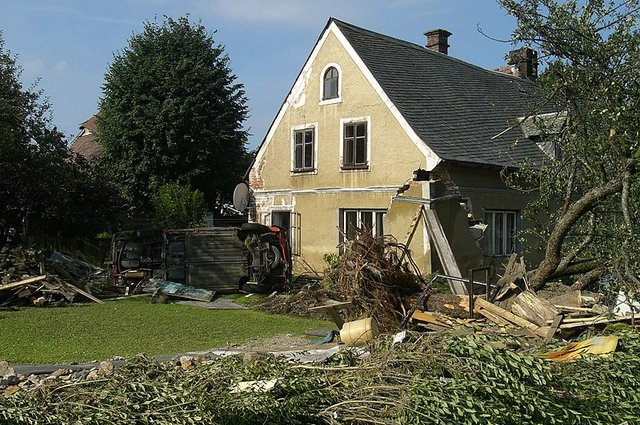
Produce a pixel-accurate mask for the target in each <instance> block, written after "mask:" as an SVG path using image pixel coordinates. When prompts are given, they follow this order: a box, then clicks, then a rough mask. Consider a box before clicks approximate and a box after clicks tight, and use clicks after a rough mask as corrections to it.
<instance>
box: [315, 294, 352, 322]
mask: <svg viewBox="0 0 640 425" xmlns="http://www.w3.org/2000/svg"><path fill="white" fill-rule="evenodd" d="M348 307H353V303H351V302H340V301H334V300H329V301H328V302H327V303H326V304H323V305H319V306H316V307H310V308H309V310H318V311H324V312H326V313H327V314H328V315H329V316H330V317H331V320H333V323H335V324H336V325H337V326H338V329H342V326H344V320H343V319H342V316H340V310H343V309H345V308H348Z"/></svg>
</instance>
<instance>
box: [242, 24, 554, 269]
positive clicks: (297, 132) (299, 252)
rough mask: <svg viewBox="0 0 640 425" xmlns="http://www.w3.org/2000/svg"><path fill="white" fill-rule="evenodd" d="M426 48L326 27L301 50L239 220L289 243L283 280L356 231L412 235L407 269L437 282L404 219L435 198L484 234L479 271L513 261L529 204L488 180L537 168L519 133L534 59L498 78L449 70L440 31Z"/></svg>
mask: <svg viewBox="0 0 640 425" xmlns="http://www.w3.org/2000/svg"><path fill="white" fill-rule="evenodd" d="M425 35H426V37H427V40H426V43H425V44H426V45H425V46H422V45H418V44H414V43H411V42H407V41H403V40H399V39H396V38H393V37H389V36H386V35H383V34H379V33H376V32H373V31H369V30H366V29H363V28H359V27H357V26H354V25H351V24H349V23H346V22H343V21H340V20H338V19H334V18H331V19H329V21H328V23H327V25H326V27H325V28H324V30H323V31H322V33H321V35H320V37H319V39H318V41H317V42H316V44H315V46H314V47H313V50H312V51H311V53H310V55H309V57H308V58H307V60H306V62H305V64H304V66H303V67H302V70H301V72H300V73H299V75H298V77H297V79H296V80H295V82H294V84H293V86H292V88H291V90H290V92H289V93H288V95H287V97H286V100H285V101H284V103H283V104H282V106H281V108H280V110H279V111H278V113H277V115H276V117H275V119H274V120H273V123H272V124H271V127H270V128H269V130H268V132H267V134H266V136H265V138H264V140H263V142H262V144H261V145H260V147H259V149H258V152H257V155H256V158H255V160H254V162H253V164H252V166H251V168H250V169H249V171H248V176H249V187H250V189H251V191H252V193H253V198H254V201H253V202H254V205H253V207H252V211H251V214H252V219H253V220H254V221H256V222H259V223H262V224H267V225H269V224H274V225H280V226H282V227H285V228H287V229H288V230H289V231H290V235H291V242H292V246H293V251H294V255H295V256H294V260H295V263H294V264H295V265H294V270H295V271H297V272H301V271H304V270H305V269H308V268H311V269H313V270H317V271H321V270H322V268H323V264H324V261H323V256H324V255H325V254H329V253H338V252H339V245H340V243H341V242H342V241H343V240H344V238H349V237H351V236H352V230H353V228H354V227H355V226H357V227H366V228H367V229H370V231H371V232H373V233H374V234H376V235H383V234H391V235H393V236H394V237H395V238H396V239H397V240H398V241H399V242H405V241H406V240H408V239H409V236H410V235H411V234H412V229H413V228H414V227H415V228H416V232H413V235H412V237H411V246H410V248H411V250H412V253H413V257H414V258H415V259H416V260H417V262H418V264H419V266H420V267H421V270H422V272H423V273H429V272H431V271H432V270H435V269H437V268H438V262H437V258H436V257H435V254H434V249H433V241H431V240H430V239H429V237H428V232H427V229H425V228H424V226H423V225H422V224H421V223H419V222H418V223H417V227H416V221H417V218H418V217H419V216H418V215H417V209H418V208H419V207H420V205H425V206H426V208H436V206H435V205H436V203H434V200H435V199H446V195H447V194H449V195H451V194H454V195H455V198H456V200H457V201H458V202H455V205H454V207H455V208H458V205H460V203H459V202H462V203H463V205H464V207H465V208H466V211H465V213H464V214H463V221H462V222H463V223H464V222H465V220H464V218H468V219H470V220H479V221H483V222H485V223H486V224H487V225H488V228H487V229H486V231H485V233H484V238H483V240H482V241H480V246H481V247H482V248H483V253H484V258H483V262H484V264H492V263H495V262H496V261H503V260H504V257H505V256H507V255H509V254H510V253H511V252H514V251H521V250H522V246H521V244H520V242H518V240H517V238H516V237H515V236H516V235H517V233H518V232H519V231H520V230H522V228H523V227H524V226H525V225H526V223H525V222H524V221H523V217H522V211H523V209H524V208H525V206H526V204H527V202H528V201H529V200H530V199H531V198H530V197H529V196H532V195H523V194H522V193H519V192H517V191H515V190H513V189H511V188H509V187H508V186H507V185H506V184H505V183H504V182H503V179H502V178H501V175H500V173H501V171H503V170H505V169H516V168H518V167H519V165H520V164H521V163H522V162H523V161H526V162H528V163H530V164H532V165H533V166H535V165H536V164H540V163H541V162H542V161H544V160H545V158H546V155H545V153H544V152H543V150H542V144H540V143H539V140H537V139H536V137H533V136H532V137H530V138H527V137H526V135H525V133H524V132H523V130H522V126H521V125H519V123H521V122H524V121H526V118H527V117H528V113H529V111H530V110H531V108H532V107H533V106H534V105H535V104H536V102H537V100H538V98H537V97H536V95H535V92H534V88H535V83H534V79H535V72H536V57H535V52H532V51H530V50H528V49H522V50H520V51H515V52H513V53H512V54H511V55H510V56H511V58H512V59H514V60H513V61H512V62H513V63H512V65H511V66H509V67H508V68H507V69H506V70H505V71H507V73H504V72H497V71H491V70H486V69H483V68H481V67H478V66H475V65H472V64H469V63H466V62H464V61H461V60H459V59H456V58H453V57H451V56H449V55H448V54H447V50H448V37H449V36H450V35H451V33H449V32H448V31H446V30H442V29H437V30H433V31H428V32H426V33H425ZM532 133H533V134H536V135H538V136H539V132H538V133H536V132H532ZM443 196H445V198H443ZM449 198H450V197H449ZM443 205H444V203H443ZM442 208H444V210H443V211H442V212H441V214H440V217H441V219H442V220H444V221H447V220H449V219H450V220H449V221H450V222H449V223H448V224H447V223H443V226H445V227H447V226H448V231H449V233H450V234H454V233H455V232H456V231H460V229H459V228H456V227H455V226H458V225H459V223H460V221H459V218H455V217H454V216H456V215H460V214H459V211H458V210H455V211H454V209H452V208H453V207H452V206H451V205H449V206H443V207H442ZM447 211H449V212H447ZM456 220H458V221H456ZM418 221H419V220H418ZM456 223H457V224H456ZM452 226H454V227H452ZM456 229H457V230H456ZM462 232H463V233H468V231H467V229H466V228H465V229H462ZM453 237H454V238H455V236H453ZM451 242H452V245H455V241H451ZM534 254H535V253H534ZM475 265H478V264H475ZM465 270H466V269H465Z"/></svg>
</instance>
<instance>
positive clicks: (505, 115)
mask: <svg viewBox="0 0 640 425" xmlns="http://www.w3.org/2000/svg"><path fill="white" fill-rule="evenodd" d="M331 22H335V24H336V25H337V26H338V28H339V29H340V31H341V32H342V33H343V34H344V36H345V37H346V39H347V41H348V42H349V43H350V44H351V46H352V47H353V48H354V50H355V51H356V53H357V54H358V56H359V57H360V58H361V59H362V61H363V62H364V64H365V65H366V66H367V68H368V69H369V70H370V71H371V73H372V74H373V76H374V78H375V79H376V80H377V81H378V83H379V84H380V86H381V87H382V89H383V90H384V92H385V93H386V94H387V96H388V97H389V99H390V100H391V101H392V102H393V104H394V105H395V106H396V107H397V108H398V110H399V111H400V113H401V114H402V115H403V116H404V118H405V119H406V120H407V122H408V123H409V125H410V126H411V127H412V128H413V130H414V131H415V132H416V134H417V135H418V137H420V138H421V139H422V141H424V142H425V143H426V144H427V145H428V146H429V147H430V148H431V149H432V150H433V151H434V152H435V153H436V154H437V155H438V156H440V157H441V158H442V159H444V160H445V161H456V162H465V163H476V164H488V165H497V166H511V167H515V166H517V165H518V164H519V163H521V162H522V161H524V160H528V161H530V162H532V163H535V164H540V163H541V162H542V161H543V160H544V154H543V153H542V151H541V150H540V149H539V148H538V146H537V145H536V144H535V143H534V142H533V141H531V140H529V139H527V138H526V137H525V136H524V135H523V133H522V131H521V129H520V127H519V126H515V127H514V128H513V129H512V130H510V131H507V132H505V130H507V129H508V128H510V127H512V126H513V125H514V124H515V123H516V118H517V117H522V116H526V115H527V114H528V113H529V112H530V111H531V110H532V108H533V106H534V105H535V104H536V102H538V101H539V99H538V98H537V97H536V96H535V93H534V84H533V83H532V82H531V81H528V80H524V79H521V78H517V77H513V76H509V75H504V74H500V73H497V72H494V71H488V70H485V69H483V68H480V67H478V66H475V65H472V64H469V63H466V62H463V61H461V60H458V59H455V58H453V57H451V56H447V55H445V54H442V53H437V52H434V51H432V50H429V49H427V48H425V47H423V46H420V45H417V44H413V43H409V42H407V41H403V40H399V39H395V38H392V37H389V36H386V35H383V34H379V33H375V32H372V31H369V30H366V29H363V28H359V27H356V26H354V25H351V24H348V23H346V22H342V21H339V20H337V19H333V18H332V19H331V20H330V22H329V23H331ZM496 135H499V136H498V137H495V138H494V136H496Z"/></svg>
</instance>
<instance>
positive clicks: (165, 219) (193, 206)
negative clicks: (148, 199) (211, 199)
mask: <svg viewBox="0 0 640 425" xmlns="http://www.w3.org/2000/svg"><path fill="white" fill-rule="evenodd" d="M152 204H153V219H154V220H153V221H154V222H155V224H156V225H157V226H158V227H160V228H161V229H187V228H189V227H194V226H199V225H200V224H202V216H203V215H204V212H205V210H206V204H205V202H204V195H203V194H202V192H200V191H199V190H192V189H191V188H190V187H189V186H184V185H181V184H180V183H168V184H166V185H164V186H162V187H161V188H160V190H159V191H158V193H156V194H155V195H154V196H153V198H152Z"/></svg>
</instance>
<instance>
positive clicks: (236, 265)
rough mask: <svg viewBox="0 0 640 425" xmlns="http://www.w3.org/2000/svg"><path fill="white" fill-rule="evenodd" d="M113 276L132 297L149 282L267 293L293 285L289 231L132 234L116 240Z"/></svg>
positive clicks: (249, 226) (244, 228)
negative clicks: (167, 282)
mask: <svg viewBox="0 0 640 425" xmlns="http://www.w3.org/2000/svg"><path fill="white" fill-rule="evenodd" d="M111 276H112V280H113V284H114V286H115V287H116V288H119V289H121V290H122V291H123V292H125V293H127V294H129V293H132V292H137V291H138V290H139V289H140V288H141V287H142V286H143V285H144V283H145V282H146V281H147V280H148V279H149V278H162V279H165V280H168V281H172V282H177V283H182V284H185V285H189V286H193V287H197V288H206V289H210V290H212V291H216V292H219V293H233V292H238V291H246V292H261V293H265V292H271V291H274V290H279V289H281V288H283V287H284V286H285V285H286V284H287V283H288V282H289V280H290V276H291V259H290V248H289V244H288V239H287V236H286V234H285V231H284V229H282V228H280V227H278V226H263V225H261V224H255V223H244V224H242V225H241V226H240V227H206V228H197V229H167V230H157V229H143V230H127V231H122V232H118V233H116V234H114V236H113V239H112V244H111Z"/></svg>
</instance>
